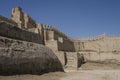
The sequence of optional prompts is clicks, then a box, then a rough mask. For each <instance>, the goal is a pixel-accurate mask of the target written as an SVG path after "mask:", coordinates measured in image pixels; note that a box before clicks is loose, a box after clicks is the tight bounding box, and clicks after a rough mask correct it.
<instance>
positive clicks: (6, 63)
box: [0, 36, 63, 75]
mask: <svg viewBox="0 0 120 80" xmlns="http://www.w3.org/2000/svg"><path fill="white" fill-rule="evenodd" d="M52 71H63V69H62V65H61V63H60V61H59V60H58V58H57V57H56V56H55V54H54V53H53V52H52V50H50V49H49V48H46V47H45V46H43V45H40V44H36V43H31V42H25V41H19V40H14V39H9V38H5V37H1V36H0V75H13V74H42V73H45V72H52Z"/></svg>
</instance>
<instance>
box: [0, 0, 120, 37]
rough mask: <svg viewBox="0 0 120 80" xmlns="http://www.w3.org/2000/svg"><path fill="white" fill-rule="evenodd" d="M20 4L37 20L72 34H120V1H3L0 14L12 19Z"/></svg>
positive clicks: (81, 35)
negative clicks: (13, 12)
mask: <svg viewBox="0 0 120 80" xmlns="http://www.w3.org/2000/svg"><path fill="white" fill-rule="evenodd" d="M18 5H19V6H21V7H22V8H23V11H24V12H26V13H28V14H29V15H30V16H31V17H32V18H33V19H35V20H36V22H37V23H38V22H40V23H43V24H48V25H53V26H55V27H56V28H58V29H59V30H61V31H62V32H64V33H66V34H67V35H68V36H71V37H77V38H84V37H92V36H97V35H99V34H103V33H105V34H107V35H119V34H120V0H0V15H3V16H6V17H8V18H10V17H11V9H12V8H14V7H16V6H18Z"/></svg>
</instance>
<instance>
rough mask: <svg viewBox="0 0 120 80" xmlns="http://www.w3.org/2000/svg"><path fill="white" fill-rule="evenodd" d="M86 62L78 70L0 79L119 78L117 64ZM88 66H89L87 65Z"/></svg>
mask: <svg viewBox="0 0 120 80" xmlns="http://www.w3.org/2000/svg"><path fill="white" fill-rule="evenodd" d="M110 65H111V64H109V65H106V66H105V64H99V63H98V64H96V63H87V64H84V65H82V67H81V68H80V69H79V70H67V69H66V70H65V71H66V72H65V73H64V72H52V73H46V74H43V75H30V74H27V75H14V76H0V80H120V69H119V67H120V66H119V65H114V64H112V65H111V66H110ZM88 66H89V67H88Z"/></svg>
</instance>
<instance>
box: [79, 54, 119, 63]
mask: <svg viewBox="0 0 120 80" xmlns="http://www.w3.org/2000/svg"><path fill="white" fill-rule="evenodd" d="M79 53H80V54H83V56H84V58H85V60H86V61H93V62H105V63H109V62H110V63H119V64H120V52H79Z"/></svg>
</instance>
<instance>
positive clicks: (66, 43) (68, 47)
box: [58, 38, 75, 52]
mask: <svg viewBox="0 0 120 80" xmlns="http://www.w3.org/2000/svg"><path fill="white" fill-rule="evenodd" d="M58 50H59V51H69V52H70V51H71V52H74V51H75V48H74V43H73V42H72V41H70V40H68V39H64V38H63V43H61V42H59V41H58Z"/></svg>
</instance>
